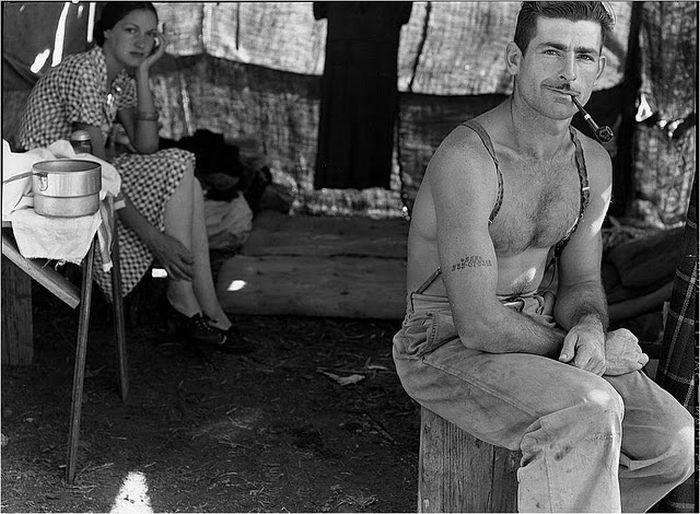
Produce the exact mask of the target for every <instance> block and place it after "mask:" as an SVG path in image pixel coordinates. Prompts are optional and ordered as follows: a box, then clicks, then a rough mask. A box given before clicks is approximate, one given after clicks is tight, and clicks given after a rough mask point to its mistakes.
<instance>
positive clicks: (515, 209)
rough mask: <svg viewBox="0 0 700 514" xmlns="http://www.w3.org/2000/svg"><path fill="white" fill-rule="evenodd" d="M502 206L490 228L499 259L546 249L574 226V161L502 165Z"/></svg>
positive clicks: (576, 197)
mask: <svg viewBox="0 0 700 514" xmlns="http://www.w3.org/2000/svg"><path fill="white" fill-rule="evenodd" d="M502 171H503V205H502V206H501V210H500V211H499V213H498V215H497V216H496V218H495V220H494V222H493V224H492V225H491V237H492V239H493V242H494V246H495V248H496V252H497V253H498V254H500V255H506V256H507V255H516V254H519V253H522V252H523V251H525V250H527V249H528V248H549V247H551V246H553V245H555V244H556V243H557V242H558V241H560V240H561V239H562V238H563V237H564V236H565V235H566V234H567V233H568V232H569V230H570V229H571V227H572V226H573V225H574V223H575V222H576V219H577V218H578V214H579V208H580V182H579V176H578V171H577V169H576V165H575V163H574V162H573V159H571V160H569V159H567V160H564V161H559V162H557V163H551V164H541V163H538V164H537V165H536V166H535V165H533V164H531V163H527V162H525V161H519V162H517V163H510V162H504V166H503V167H502Z"/></svg>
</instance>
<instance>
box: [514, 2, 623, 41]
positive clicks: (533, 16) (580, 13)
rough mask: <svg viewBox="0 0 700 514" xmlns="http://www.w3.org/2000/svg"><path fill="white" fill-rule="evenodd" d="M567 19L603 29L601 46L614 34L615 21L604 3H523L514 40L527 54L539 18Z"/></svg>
mask: <svg viewBox="0 0 700 514" xmlns="http://www.w3.org/2000/svg"><path fill="white" fill-rule="evenodd" d="M540 16H541V17H544V18H565V19H567V20H571V21H592V22H595V23H598V24H599V25H600V29H601V35H602V40H601V44H602V45H604V44H605V40H606V39H607V37H608V35H609V34H610V33H611V32H612V29H613V25H614V20H613V18H612V16H610V13H609V12H608V11H607V10H606V9H605V6H603V3H602V2H523V3H522V6H521V7H520V12H519V13H518V21H517V22H516V24H515V37H514V38H513V40H514V41H515V44H516V45H518V48H520V51H521V52H522V53H523V54H525V50H527V45H528V44H529V43H530V41H531V40H532V38H533V37H535V32H536V30H537V18H538V17H540Z"/></svg>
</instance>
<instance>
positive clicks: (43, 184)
mask: <svg viewBox="0 0 700 514" xmlns="http://www.w3.org/2000/svg"><path fill="white" fill-rule="evenodd" d="M36 175H37V176H38V177H39V191H46V190H47V189H48V187H49V176H48V174H47V173H37V174H36Z"/></svg>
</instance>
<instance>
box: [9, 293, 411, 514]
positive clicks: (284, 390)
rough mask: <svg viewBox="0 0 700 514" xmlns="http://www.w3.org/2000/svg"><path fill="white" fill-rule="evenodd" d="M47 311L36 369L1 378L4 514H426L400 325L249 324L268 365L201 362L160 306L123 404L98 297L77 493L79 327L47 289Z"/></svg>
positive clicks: (145, 327)
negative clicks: (348, 380)
mask: <svg viewBox="0 0 700 514" xmlns="http://www.w3.org/2000/svg"><path fill="white" fill-rule="evenodd" d="M33 299H34V306H33V310H34V323H35V328H34V330H35V362H34V364H33V365H31V366H28V367H6V366H3V368H2V434H3V440H4V442H3V447H2V497H1V504H0V508H1V509H2V511H3V512H87V511H90V512H105V511H110V510H111V509H113V507H114V506H115V505H116V506H121V507H122V510H126V509H125V508H124V507H125V506H126V507H132V508H136V509H138V508H141V507H143V506H144V505H146V504H150V506H151V508H152V509H153V510H154V511H156V512H162V511H168V512H247V511H252V512H286V511H290V512H412V511H415V508H416V488H417V460H418V438H419V410H418V408H417V406H416V404H414V403H413V402H412V401H411V400H410V399H409V398H408V397H407V396H406V394H405V393H404V391H403V390H402V388H401V386H400V384H399V382H398V379H397V377H396V374H395V371H394V365H393V362H392V360H391V336H392V334H393V333H394V332H395V330H396V329H397V327H398V322H388V321H367V320H344V319H319V318H296V317H266V316H246V317H243V316H239V317H236V318H235V323H237V325H238V326H239V327H240V329H241V332H242V334H243V337H245V338H246V339H248V340H249V341H250V342H252V343H253V344H254V345H255V346H256V348H257V351H256V352H255V353H253V354H249V355H247V356H236V355H227V354H221V353H202V352H201V351H199V350H192V349H190V348H188V347H186V346H184V345H182V344H181V343H180V342H179V341H178V340H177V339H176V337H174V336H171V335H168V334H167V333H166V332H164V331H163V330H162V329H161V325H160V314H159V312H158V309H157V308H155V307H154V302H153V301H152V298H150V299H149V300H147V301H146V302H144V304H142V305H136V304H135V303H134V304H133V305H131V306H130V307H129V309H130V310H129V312H130V313H131V318H130V319H131V324H130V326H128V327H127V332H128V360H129V373H130V375H129V376H130V385H131V389H130V395H129V399H128V402H127V403H126V404H123V403H122V402H121V400H120V398H119V396H118V394H117V389H116V355H115V352H114V343H113V339H112V333H113V332H112V320H111V311H110V308H109V306H108V305H107V304H106V303H105V302H104V300H103V299H102V298H101V295H100V294H95V299H94V301H93V319H92V322H91V329H90V342H89V348H88V369H87V377H86V380H85V402H84V406H83V414H82V430H81V443H80V457H79V463H78V470H79V471H78V474H77V477H76V480H75V483H74V484H73V485H69V484H67V483H66V482H65V479H64V472H65V462H66V444H67V435H68V418H69V411H70V395H71V381H72V367H73V359H74V349H75V334H76V330H77V312H76V311H72V310H71V309H69V308H68V307H66V306H64V305H63V304H62V303H61V302H60V301H58V300H57V299H55V298H54V297H53V296H51V295H50V294H49V293H46V292H45V291H44V290H43V289H41V288H40V287H39V286H36V285H35V286H34V295H33ZM135 305H136V306H135ZM324 372H326V373H331V374H333V375H338V376H342V377H345V376H350V375H354V374H356V375H361V376H362V377H364V378H363V379H362V380H361V381H359V382H357V383H354V384H351V385H345V386H341V385H339V384H338V383H337V382H336V381H335V380H334V379H333V378H332V377H331V376H329V375H327V374H325V373H324ZM5 438H6V440H5ZM144 482H145V487H143V483H144ZM126 483H128V484H132V485H133V484H137V485H138V484H139V483H141V484H142V487H141V489H138V487H136V488H135V489H134V488H132V489H128V488H125V487H123V486H124V484H126ZM146 488H147V492H145V493H144V491H145V489H146Z"/></svg>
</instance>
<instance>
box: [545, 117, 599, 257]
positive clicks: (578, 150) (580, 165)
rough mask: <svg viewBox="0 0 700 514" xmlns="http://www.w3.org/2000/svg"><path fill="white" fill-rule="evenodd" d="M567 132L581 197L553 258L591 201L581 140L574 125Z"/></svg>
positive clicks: (559, 251) (564, 243) (567, 240)
mask: <svg viewBox="0 0 700 514" xmlns="http://www.w3.org/2000/svg"><path fill="white" fill-rule="evenodd" d="M569 133H570V134H571V140H572V141H573V143H574V147H575V150H574V159H575V161H576V169H577V170H578V179H579V183H580V188H581V195H580V198H581V199H580V204H579V212H578V218H576V221H575V222H574V226H573V227H572V228H571V230H570V231H569V233H568V234H567V235H566V237H564V238H563V239H562V240H561V241H559V242H558V243H557V244H556V246H555V247H554V258H558V257H559V255H561V252H562V251H563V250H564V247H565V246H566V245H567V243H568V242H569V239H571V236H572V235H573V233H574V232H576V229H577V228H578V225H579V223H581V220H582V219H583V212H584V211H585V210H586V207H588V204H589V203H590V201H591V188H590V186H589V184H588V170H587V169H586V160H585V159H584V157H583V148H582V147H581V141H579V138H578V136H577V135H576V129H574V127H572V126H571V125H569Z"/></svg>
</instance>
